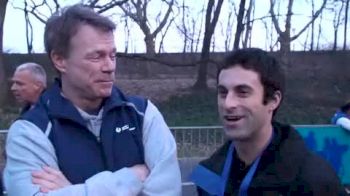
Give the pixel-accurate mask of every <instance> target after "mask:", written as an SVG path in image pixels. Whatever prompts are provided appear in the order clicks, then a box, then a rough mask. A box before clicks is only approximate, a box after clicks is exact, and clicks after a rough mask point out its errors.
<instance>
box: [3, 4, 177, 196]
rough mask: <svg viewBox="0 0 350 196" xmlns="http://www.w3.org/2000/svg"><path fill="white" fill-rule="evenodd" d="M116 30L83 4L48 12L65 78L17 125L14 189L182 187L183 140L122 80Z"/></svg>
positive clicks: (172, 191) (127, 191) (11, 147)
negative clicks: (179, 144) (179, 147)
mask: <svg viewBox="0 0 350 196" xmlns="http://www.w3.org/2000/svg"><path fill="white" fill-rule="evenodd" d="M114 29H115V24H114V23H113V22H112V21H111V20H109V19H108V18H106V17H103V16H101V15H99V14H98V13H96V12H94V11H93V10H92V9H90V8H87V7H84V6H82V5H74V6H71V7H67V8H65V9H63V10H61V11H60V12H58V13H56V14H54V15H53V16H52V17H50V18H49V19H48V21H47V23H46V27H45V36H44V41H45V48H46V51H47V53H48V55H49V57H50V59H51V61H52V63H53V65H54V67H55V69H56V70H57V72H58V73H59V78H58V79H57V80H56V82H55V83H54V85H53V86H52V87H50V88H48V89H47V90H46V91H45V93H43V95H42V96H41V97H40V101H39V102H38V103H37V104H36V105H35V107H34V108H33V109H32V110H30V111H29V112H27V113H25V114H24V115H23V116H22V117H21V119H19V120H17V121H15V122H14V123H13V125H12V126H11V128H10V131H9V135H8V139H7V145H6V152H7V163H6V167H5V174H4V179H5V186H6V188H7V190H8V193H9V195H16V196H17V195H75V196H79V195H82V196H85V195H104V196H108V195H139V194H143V195H162V196H164V195H166V196H172V195H174V196H177V195H180V194H181V176H180V170H179V165H178V162H177V157H176V143H175V140H174V137H173V136H172V134H171V132H170V130H169V128H168V126H167V125H166V123H165V122H164V119H163V117H162V115H161V114H160V112H159V111H158V109H157V108H156V107H155V106H154V105H153V104H152V103H151V102H150V101H148V100H146V99H144V98H140V97H132V96H127V95H125V94H123V93H122V92H121V91H120V90H119V89H118V88H117V87H116V86H115V85H114V79H115V68H116V46H115V43H114V40H115V38H114V34H113V31H114Z"/></svg>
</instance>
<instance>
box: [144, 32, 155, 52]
mask: <svg viewBox="0 0 350 196" xmlns="http://www.w3.org/2000/svg"><path fill="white" fill-rule="evenodd" d="M145 43H146V53H147V54H149V55H154V54H155V53H156V51H155V44H154V39H153V37H151V36H147V35H146V36H145Z"/></svg>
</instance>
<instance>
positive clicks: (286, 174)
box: [251, 122, 308, 187]
mask: <svg viewBox="0 0 350 196" xmlns="http://www.w3.org/2000/svg"><path fill="white" fill-rule="evenodd" d="M273 127H274V131H275V137H274V139H273V140H272V142H271V144H270V145H269V146H268V148H267V149H266V150H265V151H264V153H263V155H262V157H261V160H260V163H259V166H258V170H257V174H256V178H255V179H254V180H253V182H252V184H251V187H262V186H264V187H280V186H283V185H285V186H287V185H289V184H290V183H292V182H293V181H295V180H296V178H297V176H298V174H299V172H300V165H301V164H303V159H304V158H305V157H307V156H308V155H307V152H308V151H307V149H306V145H305V143H304V141H303V139H302V137H301V136H300V135H299V134H298V132H297V131H296V130H295V129H294V128H292V127H291V126H289V125H282V124H280V123H276V122H275V123H273Z"/></svg>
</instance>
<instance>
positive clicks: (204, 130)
mask: <svg viewBox="0 0 350 196" xmlns="http://www.w3.org/2000/svg"><path fill="white" fill-rule="evenodd" d="M170 129H171V132H172V133H173V135H174V137H175V140H176V144H177V150H178V157H208V156H209V155H210V154H212V153H213V152H214V151H215V149H217V148H218V147H219V146H221V145H222V144H223V143H224V140H225V139H224V134H223V131H222V127H221V126H197V127H170Z"/></svg>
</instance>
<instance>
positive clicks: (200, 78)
mask: <svg viewBox="0 0 350 196" xmlns="http://www.w3.org/2000/svg"><path fill="white" fill-rule="evenodd" d="M222 3H223V0H218V2H217V5H216V7H215V0H209V1H208V4H207V11H206V14H205V31H204V39H203V46H202V52H201V62H202V63H201V64H200V65H199V69H198V72H197V81H196V82H195V84H194V88H196V89H200V90H202V89H206V88H208V85H207V65H208V61H209V56H210V52H209V51H210V43H211V38H212V36H213V34H214V30H215V26H216V23H217V21H218V19H219V15H220V11H221V7H222Z"/></svg>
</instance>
